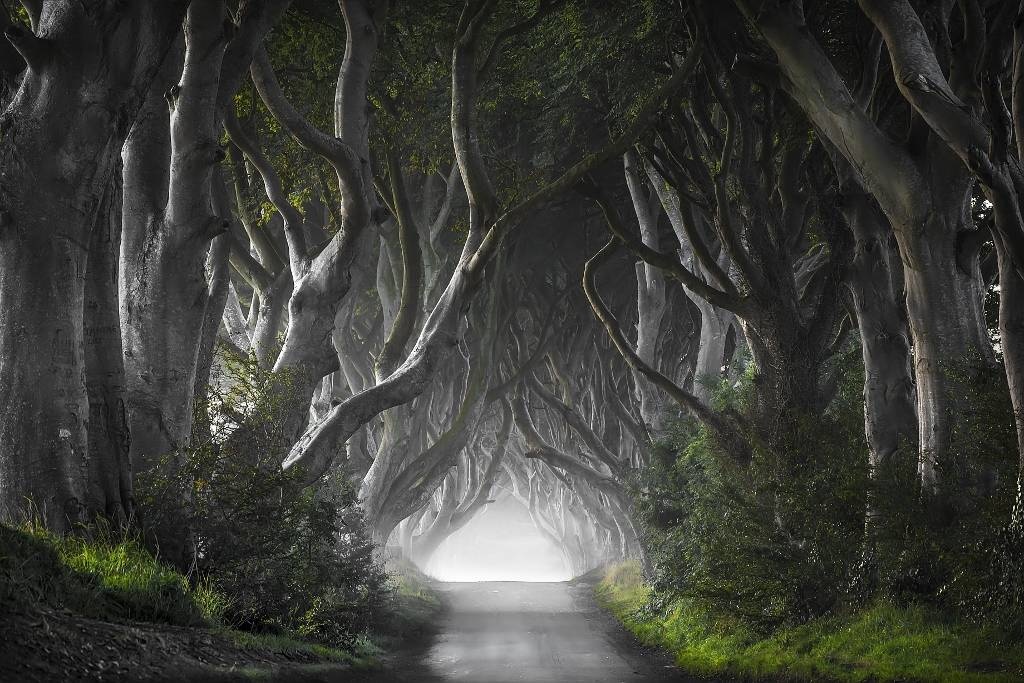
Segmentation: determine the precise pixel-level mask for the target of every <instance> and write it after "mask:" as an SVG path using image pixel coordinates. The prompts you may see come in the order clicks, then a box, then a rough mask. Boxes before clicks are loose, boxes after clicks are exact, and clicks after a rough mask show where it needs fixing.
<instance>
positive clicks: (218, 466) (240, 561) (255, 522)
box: [137, 349, 388, 646]
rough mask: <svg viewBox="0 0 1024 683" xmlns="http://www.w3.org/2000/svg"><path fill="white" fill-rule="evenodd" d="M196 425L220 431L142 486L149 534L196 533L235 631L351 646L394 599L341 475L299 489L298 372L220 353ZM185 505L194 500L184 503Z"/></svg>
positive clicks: (201, 562) (200, 563) (197, 557)
mask: <svg viewBox="0 0 1024 683" xmlns="http://www.w3.org/2000/svg"><path fill="white" fill-rule="evenodd" d="M214 379H215V381H214V382H213V385H214V387H215V391H212V392H211V396H210V399H209V401H208V403H207V404H206V405H205V406H203V408H204V411H205V412H204V413H203V414H202V415H201V416H199V419H197V421H196V422H197V424H201V425H204V426H205V425H208V426H209V434H208V435H207V436H206V437H205V438H202V436H201V435H197V437H196V438H195V439H194V441H193V445H192V447H190V448H189V449H187V450H186V451H184V452H183V453H178V454H175V455H174V456H173V457H174V463H175V464H174V466H167V467H162V468H155V469H154V470H153V471H152V472H151V473H147V476H146V477H145V478H143V479H142V480H141V481H140V483H139V485H138V487H137V488H138V490H139V492H140V507H141V509H142V515H143V519H144V522H145V525H146V528H147V529H148V530H150V531H151V532H152V534H153V536H154V537H156V538H160V537H161V534H162V533H163V531H162V530H165V529H169V528H171V529H173V528H187V529H188V530H189V536H190V539H191V544H192V547H193V548H194V553H193V555H194V559H193V562H194V573H195V575H196V576H197V577H201V579H202V580H203V581H207V582H209V584H210V585H211V586H213V587H214V588H215V589H216V590H217V591H218V592H219V593H222V594H224V595H225V596H227V598H228V600H229V604H228V606H227V608H226V610H225V614H226V618H227V619H228V620H229V621H230V622H231V623H232V624H233V625H235V626H236V627H239V628H243V629H248V630H257V631H289V632H293V633H295V634H297V635H300V636H303V637H306V638H310V639H313V640H317V641H321V642H324V643H329V644H333V645H345V646H349V645H351V644H352V643H354V642H355V640H356V638H357V637H358V636H359V634H361V633H362V632H364V631H365V630H366V628H367V627H368V625H369V623H370V621H371V618H372V617H373V615H374V614H375V612H376V611H378V610H379V609H381V606H382V605H383V604H384V601H385V600H386V596H387V592H388V588H387V583H386V575H385V573H384V571H383V570H382V569H381V567H379V566H378V565H377V564H376V562H375V560H374V557H373V545H372V543H371V541H370V539H369V534H368V533H367V530H366V528H365V525H364V523H363V519H362V516H361V513H360V511H359V509H358V506H357V505H356V495H355V491H354V490H353V488H352V486H351V485H350V484H349V482H348V480H347V479H346V478H345V476H344V474H343V473H342V472H337V471H336V472H333V473H332V474H331V475H329V476H328V477H326V478H324V479H323V480H322V481H321V482H319V483H318V485H317V486H316V487H303V486H300V485H299V484H298V483H297V482H296V480H295V477H294V476H293V475H292V474H290V473H287V472H283V471H282V470H281V467H280V462H281V460H282V458H283V455H284V453H285V452H286V451H285V449H286V447H287V445H289V444H288V439H287V438H286V435H285V434H284V433H283V432H284V430H285V427H284V426H283V421H284V419H285V418H284V417H283V415H284V414H285V412H286V409H287V408H288V402H289V401H296V400H301V401H305V400H308V397H301V396H295V395H293V394H292V393H291V392H290V387H289V381H288V377H287V376H281V375H271V374H270V373H267V372H265V371H262V370H261V369H260V368H259V367H258V366H257V365H256V363H255V362H254V360H253V359H251V358H245V357H239V356H237V355H233V354H231V353H230V352H228V351H226V350H223V349H222V350H221V351H220V362H219V363H218V369H217V375H215V378H214ZM183 501H185V502H186V504H184V505H183V504H182V502H183Z"/></svg>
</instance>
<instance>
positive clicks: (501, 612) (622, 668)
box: [423, 582, 686, 683]
mask: <svg viewBox="0 0 1024 683" xmlns="http://www.w3.org/2000/svg"><path fill="white" fill-rule="evenodd" d="M439 589H440V590H441V592H442V593H443V594H444V596H445V598H446V599H447V602H448V605H449V611H448V613H447V615H446V617H445V621H444V623H443V624H442V625H441V628H440V632H439V634H438V636H437V639H436V640H435V641H434V644H433V646H432V647H431V648H430V650H429V651H428V652H427V654H426V656H425V659H424V661H423V665H424V667H425V668H426V669H427V670H428V671H429V673H430V674H431V675H433V676H434V677H436V680H440V681H463V682H465V683H506V682H508V683H511V682H512V681H526V682H531V683H532V682H536V683H577V682H579V683H582V682H584V681H585V682H587V683H590V682H592V681H593V682H597V681H600V682H602V683H604V682H608V683H626V682H630V681H681V680H686V679H685V677H683V676H682V675H681V674H680V672H679V671H678V670H676V669H675V668H673V667H672V666H671V662H670V661H669V660H668V658H667V657H665V656H664V655H662V654H659V653H657V652H652V651H649V650H645V649H643V648H641V647H640V646H639V645H638V644H637V643H636V641H635V640H633V638H632V637H631V636H630V635H629V634H628V633H627V632H626V631H625V630H624V629H623V628H622V627H621V626H620V625H619V624H618V622H616V621H615V620H614V619H613V618H612V617H610V616H609V615H608V614H606V613H605V612H603V611H601V610H600V608H599V607H598V606H597V605H596V604H595V603H594V599H593V597H592V592H591V591H592V588H591V586H588V585H571V584H567V583H518V582H509V583H449V584H441V585H440V586H439Z"/></svg>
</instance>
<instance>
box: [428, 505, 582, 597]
mask: <svg viewBox="0 0 1024 683" xmlns="http://www.w3.org/2000/svg"><path fill="white" fill-rule="evenodd" d="M422 569H423V570H424V571H425V572H426V573H427V574H429V575H431V576H433V577H434V578H436V579H438V580H440V581H451V582H459V581H568V580H569V579H571V578H572V574H571V572H570V570H569V568H568V567H567V566H566V563H565V558H564V556H563V555H562V552H561V550H559V549H558V548H556V547H555V546H554V544H552V543H551V541H549V540H548V539H547V538H545V537H544V536H542V535H541V534H540V532H539V531H537V528H536V527H535V526H534V525H533V521H532V520H531V519H530V513H529V511H527V509H526V508H524V507H523V506H522V505H521V504H520V503H518V502H516V501H515V500H514V499H512V498H510V497H506V498H504V499H502V500H500V501H498V502H497V503H491V504H490V505H488V506H487V507H486V508H485V509H484V510H483V511H482V512H480V513H479V514H477V516H476V517H474V518H473V519H472V520H471V521H470V522H469V523H468V524H466V526H464V527H462V529H460V530H459V531H457V532H455V533H454V534H452V535H451V536H449V537H448V538H447V539H445V541H444V542H443V543H442V544H441V545H440V546H439V547H438V549H437V551H436V552H435V553H434V555H433V557H431V558H430V561H429V562H427V566H426V567H423V568H422Z"/></svg>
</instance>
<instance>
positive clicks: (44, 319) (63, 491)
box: [0, 0, 185, 531]
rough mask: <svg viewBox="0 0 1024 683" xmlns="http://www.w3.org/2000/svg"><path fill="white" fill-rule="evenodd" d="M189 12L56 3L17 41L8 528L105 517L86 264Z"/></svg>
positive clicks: (7, 357) (7, 172)
mask: <svg viewBox="0 0 1024 683" xmlns="http://www.w3.org/2000/svg"><path fill="white" fill-rule="evenodd" d="M184 6H185V3H184V2H181V1H173V2H160V3H157V2H141V1H140V2H137V3H131V4H130V5H123V4H116V5H107V4H104V5H102V6H93V5H89V4H84V3H76V2H70V1H69V0H67V1H58V0H54V1H53V2H51V3H49V4H48V6H47V11H46V12H45V13H43V15H42V18H41V21H40V25H39V26H38V27H37V32H38V33H39V34H40V35H43V36H45V37H46V40H45V41H43V40H41V39H39V38H37V37H36V36H35V35H32V34H30V33H27V32H25V31H24V30H23V29H18V30H16V31H14V30H9V32H8V35H9V36H10V40H11V41H12V42H13V43H14V44H15V46H16V47H18V48H19V51H21V52H22V54H23V55H25V56H26V58H27V60H28V61H29V62H30V63H29V67H28V69H27V71H26V73H25V75H24V78H23V81H22V84H21V88H20V89H19V90H18V92H17V94H16V95H15V97H14V100H13V101H12V102H11V103H10V105H9V106H8V107H7V110H6V112H5V115H4V118H5V122H6V123H5V129H4V140H5V143H4V145H3V146H2V148H0V176H2V177H3V178H4V183H3V190H2V198H0V203H2V210H0V230H2V235H3V237H2V239H0V310H2V311H3V320H2V321H0V405H3V406H4V414H3V416H2V417H0V515H3V516H5V517H11V516H18V515H20V514H22V513H24V512H25V510H26V508H27V507H28V506H31V507H33V508H34V509H35V511H36V513H37V514H38V515H39V516H40V517H41V518H42V520H43V521H45V522H46V523H47V524H48V525H49V526H50V527H51V528H52V529H53V530H55V531H62V530H66V529H68V528H69V527H70V525H71V523H72V522H74V521H78V520H84V519H88V518H89V517H91V516H93V515H95V514H104V513H105V512H106V510H107V507H108V501H107V500H105V499H98V498H97V488H96V487H92V486H90V485H89V483H88V480H89V476H90V475H89V471H90V467H91V465H90V463H89V456H88V448H89V438H88V424H89V400H88V396H87V389H86V376H85V372H86V368H85V352H84V338H83V334H84V322H83V308H82V307H83V303H84V298H85V274H86V262H87V251H88V249H89V243H90V234H91V231H92V230H93V228H94V227H95V226H96V221H97V215H98V212H99V210H100V208H101V203H102V198H103V196H104V194H105V193H106V192H107V191H108V189H109V185H110V180H111V176H112V174H113V172H114V170H115V167H116V161H117V155H118V152H119V151H120V149H121V145H122V143H123V142H124V139H125V136H126V135H127V133H128V127H129V126H130V125H131V122H132V121H133V120H134V118H135V116H136V113H137V112H138V109H139V106H140V105H141V103H142V99H143V96H144V94H145V92H146V89H147V88H148V86H149V83H150V81H151V80H152V79H153V76H154V75H155V73H156V71H157V68H158V67H159V65H160V63H161V62H162V60H163V57H164V54H165V52H166V50H167V47H168V46H169V44H170V42H171V40H172V39H173V37H174V35H175V34H176V33H177V32H178V29H179V27H180V23H181V16H182V14H183V12H184ZM55 150H59V153H57V154H55V152H54V151H55ZM40 197H46V200H45V201H40ZM108 457H113V456H108ZM110 469H115V470H116V469H118V467H117V466H116V465H114V466H112V467H111V468H110Z"/></svg>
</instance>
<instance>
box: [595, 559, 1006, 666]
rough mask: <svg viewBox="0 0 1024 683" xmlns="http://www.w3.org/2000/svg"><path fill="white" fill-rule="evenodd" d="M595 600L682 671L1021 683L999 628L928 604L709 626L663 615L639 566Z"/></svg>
mask: <svg viewBox="0 0 1024 683" xmlns="http://www.w3.org/2000/svg"><path fill="white" fill-rule="evenodd" d="M596 595H597V599H598V601H599V602H600V603H601V605H602V606H603V607H605V608H606V609H608V610H609V611H611V612H612V613H613V614H614V615H615V616H616V617H617V618H618V619H619V620H620V621H622V622H623V624H625V626H626V627H627V628H628V629H629V630H630V631H632V632H633V633H634V634H636V636H637V637H638V638H639V639H640V640H641V641H643V642H645V643H647V644H649V645H655V646H658V647H662V648H665V649H667V650H669V651H671V652H672V653H673V654H674V655H675V658H676V661H677V663H678V664H679V665H680V666H681V667H682V668H684V669H686V670H688V671H690V672H693V673H695V674H699V675H715V674H725V675H730V676H739V677H743V678H753V679H768V680H794V681H811V680H834V681H942V682H946V681H949V682H958V681H965V682H966V681H984V682H996V681H1020V680H1024V647H1022V644H1021V643H1019V642H1018V643H1012V642H1007V641H1006V639H1005V638H1004V637H1003V636H1002V635H1001V634H1000V633H998V632H996V631H994V630H992V629H987V628H983V627H978V626H974V625H971V624H966V623H963V622H958V621H955V620H951V619H949V618H948V617H946V616H945V615H943V614H940V613H938V612H936V611H934V610H932V609H928V608H924V607H914V606H911V607H900V606H896V605H893V604H890V603H887V602H877V603H875V604H874V605H871V606H870V607H868V608H866V609H863V610H860V611H857V612H854V613H850V614H844V615H837V616H832V617H828V618H823V619H819V620H817V621H814V622H811V623H808V624H804V625H802V626H798V627H794V628H785V629H781V630H779V631H776V632H775V633H772V634H770V635H768V636H764V635H755V634H754V633H751V632H750V631H749V630H747V629H745V628H743V627H742V625H740V624H737V623H729V622H717V623H716V622H711V621H709V619H708V618H707V617H706V616H705V615H703V614H702V613H701V611H700V610H699V609H698V608H697V607H696V606H694V605H690V604H686V603H683V602H677V603H675V604H673V605H670V606H669V607H667V608H665V609H661V610H657V609H653V608H651V607H650V606H649V605H648V602H649V597H650V589H649V588H647V587H646V586H645V585H644V584H643V581H642V577H641V573H640V570H639V567H638V566H637V565H636V564H624V565H617V566H614V567H611V568H610V569H609V570H608V571H607V573H606V574H605V577H604V579H603V580H602V581H601V582H600V583H599V584H598V585H597V587H596Z"/></svg>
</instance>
